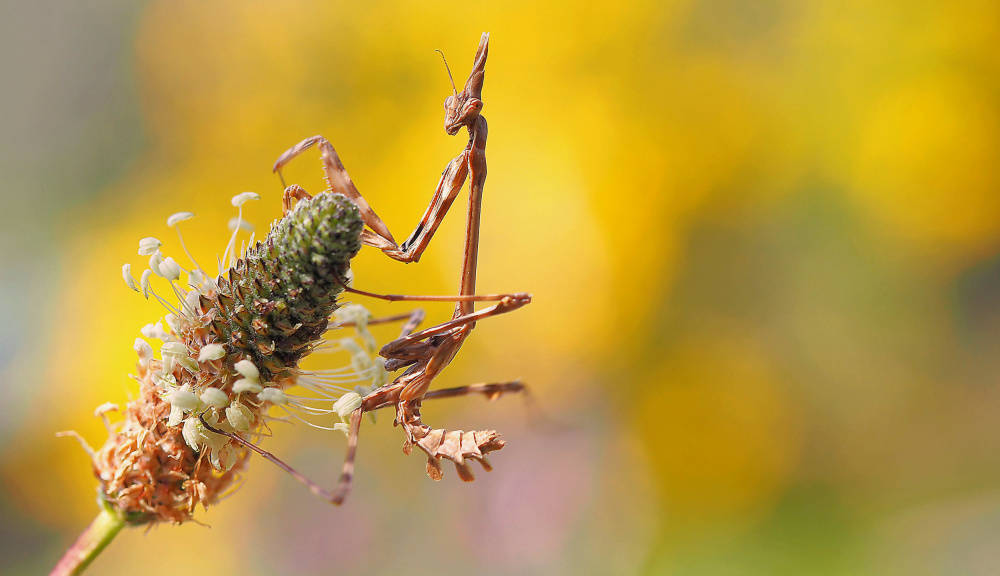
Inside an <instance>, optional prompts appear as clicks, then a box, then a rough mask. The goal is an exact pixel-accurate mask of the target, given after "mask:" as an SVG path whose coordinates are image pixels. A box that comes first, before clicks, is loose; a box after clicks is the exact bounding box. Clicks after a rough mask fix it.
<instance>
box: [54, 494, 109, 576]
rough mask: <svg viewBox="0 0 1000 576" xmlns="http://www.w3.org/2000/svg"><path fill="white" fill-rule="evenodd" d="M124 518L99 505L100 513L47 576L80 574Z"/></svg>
mask: <svg viewBox="0 0 1000 576" xmlns="http://www.w3.org/2000/svg"><path fill="white" fill-rule="evenodd" d="M124 526H125V519H124V518H122V516H121V514H119V513H118V512H116V511H114V510H112V509H111V508H109V507H107V506H102V507H101V512H100V514H98V515H97V518H94V521H93V522H91V523H90V526H87V529H86V530H84V531H83V534H80V536H79V537H78V538H77V539H76V541H75V542H73V545H72V546H70V547H69V550H67V551H66V553H65V554H63V557H62V558H60V559H59V563H58V564H56V567H55V568H54V569H53V570H52V572H51V574H49V576H70V575H73V574H82V573H83V570H84V569H85V568H86V567H87V566H88V565H90V563H91V562H93V561H94V558H97V555H98V554H100V553H101V551H102V550H104V548H105V547H106V546H107V545H108V544H109V543H110V542H111V541H112V540H114V538H115V536H117V535H118V533H119V532H121V529H122V527H124Z"/></svg>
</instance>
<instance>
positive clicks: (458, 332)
mask: <svg viewBox="0 0 1000 576" xmlns="http://www.w3.org/2000/svg"><path fill="white" fill-rule="evenodd" d="M488 47H489V34H488V33H484V34H483V35H482V38H481V39H480V42H479V48H478V50H477V52H476V56H475V60H474V63H473V67H472V72H471V74H470V75H469V78H468V80H467V81H466V83H465V87H464V88H463V90H462V91H461V92H459V91H458V90H457V88H455V86H454V82H453V83H452V87H453V94H452V95H451V96H449V97H448V98H447V100H445V121H444V128H445V131H446V132H447V133H448V134H449V135H455V134H457V133H458V132H459V131H460V130H461V129H462V128H463V127H464V128H466V129H467V130H468V133H469V140H468V143H467V144H466V146H465V149H464V150H463V151H462V152H461V154H459V155H458V156H457V157H456V158H454V159H453V160H451V162H449V163H448V165H447V166H446V168H445V170H444V172H443V173H442V175H441V179H440V181H439V182H438V185H437V188H436V190H435V192H434V195H433V197H432V198H431V201H430V204H429V205H428V207H427V209H426V211H425V212H424V214H423V216H422V217H421V219H420V221H419V223H418V224H417V226H416V229H415V230H414V231H413V233H412V234H411V235H410V236H409V238H407V239H406V240H405V241H404V242H403V243H402V244H397V243H396V241H395V239H394V238H393V236H392V234H391V233H390V232H389V229H388V227H387V226H386V225H385V223H384V222H383V221H382V220H381V219H380V218H379V217H378V215H376V214H375V212H374V210H372V208H371V206H369V204H368V202H367V201H366V200H365V199H364V197H363V196H361V194H360V192H358V189H357V187H355V185H354V182H353V181H352V180H351V177H350V176H349V175H348V173H347V170H346V169H345V168H344V165H343V163H342V162H341V161H340V158H339V156H338V155H337V152H336V150H335V149H334V148H333V146H332V145H331V144H330V142H329V141H327V140H326V139H325V138H323V137H322V136H314V137H312V138H308V139H306V140H303V141H302V142H300V143H299V144H297V145H295V146H293V147H292V148H291V149H289V150H288V151H286V152H285V153H284V154H282V155H281V156H280V157H279V158H278V160H277V161H276V162H275V164H274V168H273V170H274V171H275V172H277V173H278V174H279V176H280V175H281V169H282V168H283V167H284V166H285V165H286V164H288V163H289V162H290V161H291V160H292V159H293V158H295V157H296V156H298V155H299V154H301V153H302V152H304V151H306V150H308V149H309V148H311V147H313V146H316V147H317V148H319V151H320V154H321V158H322V162H323V170H324V172H325V177H326V181H327V183H328V186H329V188H328V190H327V192H331V193H338V194H343V195H344V196H345V197H347V198H348V199H350V200H351V201H352V202H353V203H354V204H355V205H356V206H357V207H358V209H359V211H360V215H361V219H362V221H363V222H364V224H365V226H366V228H365V229H364V230H363V231H362V232H361V240H362V242H363V243H364V244H365V245H368V246H373V247H376V248H378V249H380V250H381V251H382V252H383V253H385V254H386V255H387V256H389V257H390V258H393V259H395V260H398V261H400V262H416V261H418V260H419V259H420V256H421V255H422V254H423V252H424V250H425V249H426V248H427V245H428V244H429V242H430V240H431V237H432V236H433V235H434V232H435V231H436V230H437V228H438V226H439V225H440V224H441V222H442V220H443V219H444V217H445V215H446V213H447V212H448V209H449V208H450V207H451V205H452V203H453V202H454V201H455V199H456V198H457V197H458V194H459V192H460V191H461V188H462V186H463V185H464V184H465V181H466V179H469V180H470V195H469V208H468V216H467V221H466V235H465V248H464V258H463V263H462V270H461V283H460V287H459V294H458V295H456V296H405V295H382V294H373V293H371V292H365V291H362V290H357V289H354V288H350V287H347V286H344V289H345V290H346V291H349V292H353V293H355V294H359V295H364V296H369V297H374V298H380V299H383V300H389V301H413V302H417V301H421V302H455V303H456V305H455V311H454V314H453V315H452V318H451V320H449V321H447V322H444V323H442V324H439V325H437V326H433V327H431V328H427V329H425V330H421V331H418V332H414V330H416V328H417V325H418V324H419V322H420V321H421V319H422V317H423V313H422V311H419V310H418V311H416V312H415V313H413V314H410V315H408V316H407V318H408V319H409V322H407V324H406V325H405V326H404V328H403V330H402V333H401V335H400V337H399V338H397V339H396V340H394V341H392V342H389V343H388V344H386V345H385V346H383V347H382V349H381V350H380V351H379V354H380V355H381V356H383V357H384V358H385V359H386V369H387V370H389V371H394V370H398V369H401V368H406V370H405V371H404V372H403V373H402V374H401V375H400V376H398V377H397V378H396V379H395V380H393V381H392V382H390V383H388V384H386V385H384V386H382V387H380V388H377V389H375V390H373V391H372V392H371V393H370V394H368V395H367V396H365V397H364V398H363V399H362V402H361V405H360V407H358V408H357V409H355V410H354V411H353V412H352V413H351V416H350V424H349V435H348V445H347V453H346V457H345V461H344V468H343V472H342V473H341V476H340V480H339V482H338V484H337V486H336V487H335V488H334V489H333V490H332V491H328V490H325V489H323V488H322V487H320V486H319V485H317V484H316V483H315V482H313V481H311V480H309V479H308V478H306V477H305V476H303V475H302V474H300V473H299V472H298V471H296V470H295V469H293V468H292V467H290V466H288V465H287V464H285V463H284V462H282V461H281V460H280V459H278V458H277V457H275V456H274V455H273V454H271V453H269V452H267V451H265V450H263V449H261V448H259V447H258V446H256V445H255V444H252V443H251V442H249V441H247V440H245V439H243V438H241V437H240V436H239V435H238V434H233V433H227V432H223V431H221V430H217V429H215V428H213V427H211V426H209V425H208V423H207V422H205V421H204V419H202V423H203V424H204V425H205V426H206V427H207V428H208V429H209V430H212V431H213V432H217V433H220V434H226V435H228V436H230V437H231V438H233V440H235V441H237V442H239V443H241V444H242V445H243V446H245V447H246V448H249V449H251V450H253V451H255V452H257V453H258V454H260V455H261V456H263V457H264V458H266V459H267V460H269V461H271V462H273V463H274V464H276V465H278V466H279V467H281V468H282V469H284V470H285V471H287V472H288V473H289V474H291V475H292V476H293V477H295V478H296V479H297V480H298V481H299V482H301V483H302V484H304V485H305V486H307V487H308V488H309V489H310V490H311V491H312V492H313V493H314V494H316V495H317V496H319V497H321V498H323V499H325V500H328V501H330V502H332V503H333V504H340V503H342V502H343V500H344V498H345V497H346V496H347V493H348V492H349V491H350V488H351V483H352V478H353V474H354V460H355V456H356V454H357V445H358V434H359V432H360V428H361V420H362V415H363V414H364V413H366V412H372V411H375V410H379V409H381V408H386V407H389V406H394V407H395V409H396V417H395V424H397V425H399V426H401V427H402V428H403V432H404V434H405V436H406V440H405V443H404V446H403V449H404V452H405V453H407V454H409V453H411V451H412V449H413V446H414V445H415V446H417V447H418V448H420V449H421V450H423V451H424V453H425V454H426V455H427V474H428V475H429V476H430V477H431V478H432V479H435V480H439V479H440V478H441V477H442V471H441V459H442V458H444V459H447V460H451V461H452V462H453V463H454V464H455V467H456V469H457V471H458V474H459V476H460V477H461V478H462V479H463V480H465V481H472V480H474V479H475V478H474V476H473V473H472V470H471V468H470V467H469V461H470V460H476V461H478V462H479V463H480V464H481V465H482V466H483V468H484V469H485V470H487V471H489V470H490V469H491V467H490V464H489V461H488V460H487V459H486V454H488V453H489V452H492V451H494V450H499V449H500V448H502V447H503V446H504V442H503V440H501V439H500V435H499V434H498V433H497V432H495V431H493V430H480V431H468V432H465V431H461V430H451V431H446V430H444V429H435V428H431V427H430V426H427V425H426V424H424V423H423V422H422V421H421V416H420V407H421V404H422V402H423V401H424V400H429V399H434V398H448V397H455V396H462V395H466V394H475V393H480V394H483V395H485V396H486V397H488V398H490V399H494V398H497V397H499V396H501V395H503V394H505V393H509V392H510V393H513V392H523V391H524V386H523V384H521V383H520V382H519V381H513V382H503V383H495V384H477V385H471V386H462V387H458V388H448V389H443V390H435V391H431V390H430V386H431V383H432V382H433V380H434V378H435V377H436V376H437V375H438V374H440V373H441V371H442V370H444V368H445V367H447V366H448V364H449V363H450V362H451V361H452V359H453V358H454V357H455V355H456V354H457V353H458V351H459V349H460V348H461V346H462V344H463V342H465V339H466V338H468V336H469V334H471V332H472V330H473V328H475V326H476V322H478V321H479V320H483V319H486V318H491V317H493V316H498V315H500V314H505V313H507V312H510V311H513V310H516V309H518V308H520V307H522V306H524V305H525V304H528V303H529V302H530V301H531V296H530V295H529V294H527V293H513V294H489V295H477V294H476V293H475V292H476V269H477V265H478V250H479V227H480V216H481V208H482V195H483V186H484V184H485V181H486V137H487V124H486V119H485V118H484V117H483V116H482V114H481V113H480V111H481V110H482V107H483V101H482V89H483V79H484V74H485V68H486V57H487V52H488ZM450 74H451V73H450V71H449V76H450ZM282 182H284V179H283V178H282ZM308 198H311V196H310V195H309V193H308V192H306V191H305V190H303V189H302V188H301V187H299V186H297V185H294V184H293V185H291V186H288V187H286V188H285V192H284V197H283V208H284V212H285V214H287V213H288V212H289V211H290V210H292V208H293V206H294V205H295V203H296V202H298V201H299V200H304V199H308ZM475 302H494V303H493V304H492V305H490V306H488V307H486V308H483V309H481V310H476V309H475Z"/></svg>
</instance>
